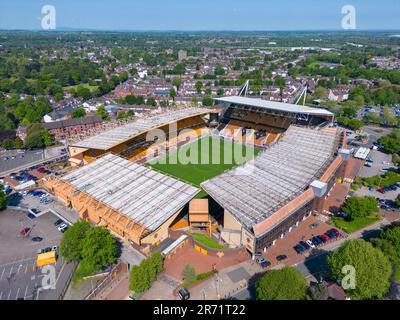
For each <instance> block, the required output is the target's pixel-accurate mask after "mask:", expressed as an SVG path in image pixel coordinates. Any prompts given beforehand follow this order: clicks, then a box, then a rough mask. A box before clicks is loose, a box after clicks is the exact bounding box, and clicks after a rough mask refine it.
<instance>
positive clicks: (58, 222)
mask: <svg viewBox="0 0 400 320" xmlns="http://www.w3.org/2000/svg"><path fill="white" fill-rule="evenodd" d="M61 223H63V221H62V220H61V219H57V220H56V221H54V225H55V226H56V227H57V226H59V225H60V224H61Z"/></svg>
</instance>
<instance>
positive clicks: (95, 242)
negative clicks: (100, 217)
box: [82, 227, 117, 271]
mask: <svg viewBox="0 0 400 320" xmlns="http://www.w3.org/2000/svg"><path fill="white" fill-rule="evenodd" d="M116 254H117V246H116V241H115V239H114V238H113V237H112V236H111V234H110V231H109V230H108V229H106V228H104V227H94V228H90V229H89V230H88V231H87V232H86V234H85V237H84V238H83V241H82V260H83V261H85V263H86V264H87V265H88V266H89V267H90V268H91V269H92V270H93V271H96V270H100V269H102V268H104V267H106V266H108V265H110V264H113V263H115V261H116Z"/></svg>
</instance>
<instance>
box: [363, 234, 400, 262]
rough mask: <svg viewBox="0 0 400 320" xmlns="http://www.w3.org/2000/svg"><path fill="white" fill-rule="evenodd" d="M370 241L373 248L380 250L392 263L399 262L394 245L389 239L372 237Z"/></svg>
mask: <svg viewBox="0 0 400 320" xmlns="http://www.w3.org/2000/svg"><path fill="white" fill-rule="evenodd" d="M370 242H371V244H372V245H373V246H374V248H377V249H379V250H381V251H382V252H383V254H384V255H385V256H387V257H388V258H389V259H390V261H391V262H392V263H398V262H399V257H398V256H397V252H396V247H395V246H394V245H393V244H392V243H391V242H390V241H389V240H386V239H381V238H372V239H371V240H370Z"/></svg>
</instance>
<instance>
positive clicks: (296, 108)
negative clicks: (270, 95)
mask: <svg viewBox="0 0 400 320" xmlns="http://www.w3.org/2000/svg"><path fill="white" fill-rule="evenodd" d="M214 100H216V101H218V102H224V103H234V104H240V105H244V106H250V107H257V108H264V109H269V110H274V111H282V112H289V113H302V114H309V115H316V116H330V117H332V116H334V114H333V113H332V112H330V111H328V110H325V109H322V108H312V107H307V106H302V105H297V104H291V103H284V102H275V101H267V100H263V99H259V98H257V99H256V98H248V97H240V96H232V97H222V98H215V99H214Z"/></svg>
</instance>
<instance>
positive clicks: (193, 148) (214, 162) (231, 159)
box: [147, 136, 262, 197]
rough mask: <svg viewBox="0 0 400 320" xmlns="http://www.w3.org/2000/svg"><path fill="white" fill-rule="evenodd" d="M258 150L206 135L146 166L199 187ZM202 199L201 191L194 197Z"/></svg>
mask: <svg viewBox="0 0 400 320" xmlns="http://www.w3.org/2000/svg"><path fill="white" fill-rule="evenodd" d="M261 151H262V150H261V149H257V148H253V147H250V146H246V145H244V144H240V143H236V142H232V141H230V140H223V139H219V138H215V137H211V136H208V137H204V138H201V139H199V140H196V141H194V142H192V143H189V144H187V145H184V146H182V147H180V148H178V149H176V150H174V151H172V152H170V153H169V154H167V155H163V156H161V157H159V158H157V159H154V160H152V161H150V162H149V163H147V165H149V166H151V167H152V168H154V169H156V170H158V171H160V172H164V173H166V174H168V175H170V176H173V177H176V178H179V179H180V180H183V181H186V182H189V183H191V184H193V185H195V186H197V187H200V183H201V182H203V181H205V180H208V179H211V178H213V177H215V176H217V175H219V174H221V173H222V172H224V171H225V170H229V169H232V168H233V167H236V166H237V165H240V164H242V163H244V162H246V161H248V160H250V159H251V158H253V157H254V155H257V154H258V153H260V152H261ZM204 196H206V193H205V192H204V191H202V192H201V193H200V194H199V195H198V196H197V197H204Z"/></svg>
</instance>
